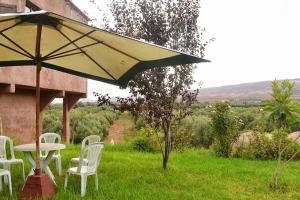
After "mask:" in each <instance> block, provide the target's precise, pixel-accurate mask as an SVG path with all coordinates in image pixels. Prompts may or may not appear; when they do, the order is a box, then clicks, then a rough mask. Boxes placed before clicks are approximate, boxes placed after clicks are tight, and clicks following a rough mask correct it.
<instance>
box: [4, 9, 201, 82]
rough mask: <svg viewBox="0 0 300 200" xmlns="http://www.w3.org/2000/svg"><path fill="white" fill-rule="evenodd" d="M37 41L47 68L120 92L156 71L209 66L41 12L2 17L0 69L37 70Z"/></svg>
mask: <svg viewBox="0 0 300 200" xmlns="http://www.w3.org/2000/svg"><path fill="white" fill-rule="evenodd" d="M38 24H40V25H42V30H41V31H40V32H39V31H38ZM38 34H40V35H38ZM37 37H39V38H40V44H39V45H40V52H39V53H40V58H39V60H40V61H41V65H42V66H43V67H47V68H51V69H55V70H58V71H62V72H67V73H70V74H74V75H78V76H82V77H86V78H90V79H94V80H99V81H103V82H107V83H111V84H115V85H120V86H126V84H127V82H128V81H129V80H130V79H131V78H132V77H133V76H134V75H135V74H137V73H139V72H141V71H144V70H146V69H149V68H152V67H161V66H170V65H179V64H190V63H197V62H204V61H206V60H204V59H201V58H198V57H195V56H191V55H188V54H185V53H181V52H178V51H174V50H170V49H167V48H164V47H161V46H157V45H153V44H149V43H145V42H141V41H139V40H136V39H133V38H129V37H124V36H121V35H118V34H115V33H111V32H107V31H104V30H101V29H97V28H95V27H91V26H88V25H86V24H83V23H80V22H77V21H74V20H71V19H68V18H66V17H63V16H60V15H57V14H54V13H50V12H46V11H38V12H32V13H22V14H1V15H0V52H1V54H0V67H1V66H18V65H35V64H36V60H37V59H36V49H37V48H36V43H37V42H36V41H37V40H36V39H37Z"/></svg>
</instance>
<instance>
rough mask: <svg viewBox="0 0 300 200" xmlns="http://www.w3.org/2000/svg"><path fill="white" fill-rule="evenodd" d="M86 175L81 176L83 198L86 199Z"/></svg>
mask: <svg viewBox="0 0 300 200" xmlns="http://www.w3.org/2000/svg"><path fill="white" fill-rule="evenodd" d="M86 179H87V176H86V175H81V197H84V195H85V190H86Z"/></svg>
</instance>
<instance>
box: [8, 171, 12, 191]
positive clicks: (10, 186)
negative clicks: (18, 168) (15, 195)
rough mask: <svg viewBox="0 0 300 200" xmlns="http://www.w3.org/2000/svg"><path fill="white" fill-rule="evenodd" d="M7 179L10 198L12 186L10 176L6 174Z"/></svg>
mask: <svg viewBox="0 0 300 200" xmlns="http://www.w3.org/2000/svg"><path fill="white" fill-rule="evenodd" d="M7 177H8V188H9V194H10V196H12V184H11V176H10V174H8V175H7Z"/></svg>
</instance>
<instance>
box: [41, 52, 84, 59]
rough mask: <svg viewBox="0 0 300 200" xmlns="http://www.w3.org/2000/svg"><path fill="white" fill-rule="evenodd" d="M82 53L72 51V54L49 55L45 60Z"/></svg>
mask: <svg viewBox="0 0 300 200" xmlns="http://www.w3.org/2000/svg"><path fill="white" fill-rule="evenodd" d="M81 53H82V52H75V53H70V54H63V55H54V56H51V57H48V58H47V59H45V60H43V61H46V60H52V59H56V58H63V57H68V56H73V55H76V54H81Z"/></svg>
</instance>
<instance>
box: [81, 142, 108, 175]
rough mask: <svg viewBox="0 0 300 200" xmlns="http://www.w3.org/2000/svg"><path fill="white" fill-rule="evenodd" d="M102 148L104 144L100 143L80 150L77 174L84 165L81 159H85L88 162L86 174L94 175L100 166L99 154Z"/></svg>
mask: <svg viewBox="0 0 300 200" xmlns="http://www.w3.org/2000/svg"><path fill="white" fill-rule="evenodd" d="M103 148H104V144H100V143H96V144H90V145H88V146H86V147H84V149H82V150H81V153H80V159H79V166H78V168H77V172H78V173H80V171H81V167H82V166H83V164H84V162H83V159H84V158H85V157H86V159H87V161H88V163H87V173H95V172H96V171H97V168H98V166H99V164H100V158H101V152H102V150H103Z"/></svg>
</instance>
